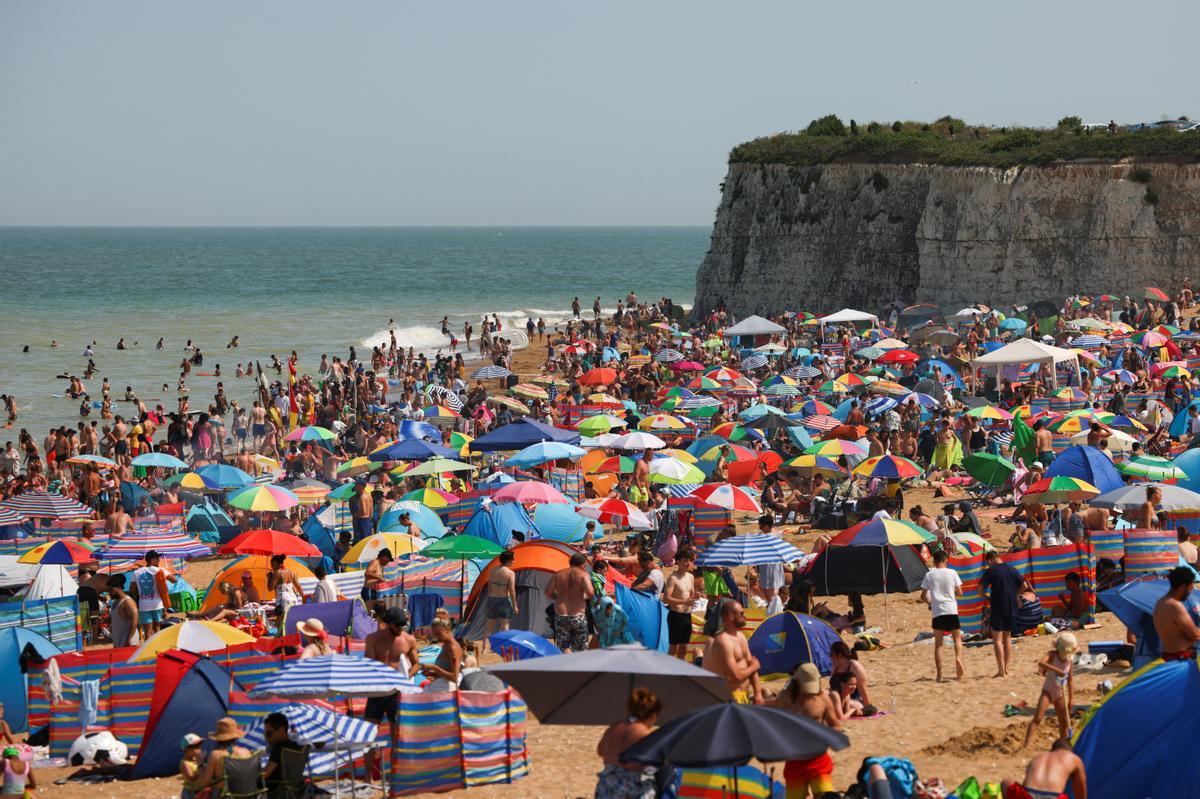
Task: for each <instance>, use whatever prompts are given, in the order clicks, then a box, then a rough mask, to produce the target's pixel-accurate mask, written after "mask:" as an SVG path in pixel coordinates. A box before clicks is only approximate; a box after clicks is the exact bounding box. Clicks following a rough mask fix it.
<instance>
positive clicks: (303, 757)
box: [267, 746, 313, 799]
mask: <svg viewBox="0 0 1200 799" xmlns="http://www.w3.org/2000/svg"><path fill="white" fill-rule="evenodd" d="M310 750H311V748H310V747H308V746H302V747H300V748H299V749H284V750H283V751H282V752H281V753H280V756H279V779H280V784H279V787H278V788H274V789H272V790H271V792H270V793H269V794H268V795H267V799H308V797H310V796H312V793H313V787H312V782H311V781H310V780H309V778H308V754H309V751H310Z"/></svg>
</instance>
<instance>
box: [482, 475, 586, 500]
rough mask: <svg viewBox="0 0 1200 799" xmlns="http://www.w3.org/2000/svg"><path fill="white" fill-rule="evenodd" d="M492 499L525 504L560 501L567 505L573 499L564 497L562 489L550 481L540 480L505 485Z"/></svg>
mask: <svg viewBox="0 0 1200 799" xmlns="http://www.w3.org/2000/svg"><path fill="white" fill-rule="evenodd" d="M492 501H493V502H520V503H521V504H523V505H533V504H541V503H545V504H549V503H559V504H564V505H565V504H568V503H570V501H571V500H569V499H567V498H566V497H564V496H563V494H562V492H561V491H559V490H558V489H557V488H555V487H554V486H552V485H550V484H549V483H543V482H541V481H539V480H524V481H521V482H517V483H509V484H508V485H506V486H504V487H503V488H501V489H500V490H499V491H497V492H496V493H495V494H492Z"/></svg>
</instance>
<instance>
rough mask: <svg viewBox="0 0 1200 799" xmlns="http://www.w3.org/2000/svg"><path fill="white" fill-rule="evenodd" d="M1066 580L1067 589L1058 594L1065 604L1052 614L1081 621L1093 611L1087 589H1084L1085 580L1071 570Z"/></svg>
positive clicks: (1059, 617)
mask: <svg viewBox="0 0 1200 799" xmlns="http://www.w3.org/2000/svg"><path fill="white" fill-rule="evenodd" d="M1064 581H1065V582H1066V586H1067V590H1066V591H1065V592H1063V593H1061V594H1059V595H1058V599H1059V601H1061V602H1062V603H1063V606H1062V607H1059V608H1055V609H1054V612H1053V613H1051V615H1052V616H1054V618H1057V619H1071V620H1072V621H1075V622H1080V621H1082V620H1083V618H1084V617H1085V616H1087V615H1088V614H1089V613H1091V610H1092V603H1091V601H1090V600H1089V598H1088V593H1087V591H1084V590H1083V581H1082V580H1081V579H1080V578H1079V573H1078V572H1069V573H1068V574H1067V576H1066V577H1065V578H1064Z"/></svg>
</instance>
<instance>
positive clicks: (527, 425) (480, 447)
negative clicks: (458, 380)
mask: <svg viewBox="0 0 1200 799" xmlns="http://www.w3.org/2000/svg"><path fill="white" fill-rule="evenodd" d="M579 438H580V436H579V433H578V432H576V431H575V430H565V429H563V428H561V427H553V426H551V425H548V424H544V423H542V422H538V421H535V420H533V419H521V420H519V421H516V422H513V423H512V424H506V425H504V426H503V427H497V428H496V429H495V430H492V431H491V432H490V433H488V434H487V435H483V436H480V437H479V438H477V439H475V440H474V441H472V442H470V443H469V444H468V445H467V448H468V449H470V451H471V452H501V451H509V450H512V451H516V450H522V449H525V448H526V447H528V446H530V445H532V444H537V443H538V442H541V441H558V442H560V443H563V444H572V445H577V444H578V443H579Z"/></svg>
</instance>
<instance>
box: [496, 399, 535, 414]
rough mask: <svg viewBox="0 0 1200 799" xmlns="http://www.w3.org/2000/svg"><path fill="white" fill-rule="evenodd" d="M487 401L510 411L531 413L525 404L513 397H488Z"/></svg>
mask: <svg viewBox="0 0 1200 799" xmlns="http://www.w3.org/2000/svg"><path fill="white" fill-rule="evenodd" d="M487 401H488V402H490V403H492V404H493V405H503V406H504V407H505V408H508V409H509V410H510V411H515V412H517V413H521V414H528V413H529V407H528V406H527V405H525V403H523V402H521V401H520V400H515V399H513V398H512V397H488V398H487Z"/></svg>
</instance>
